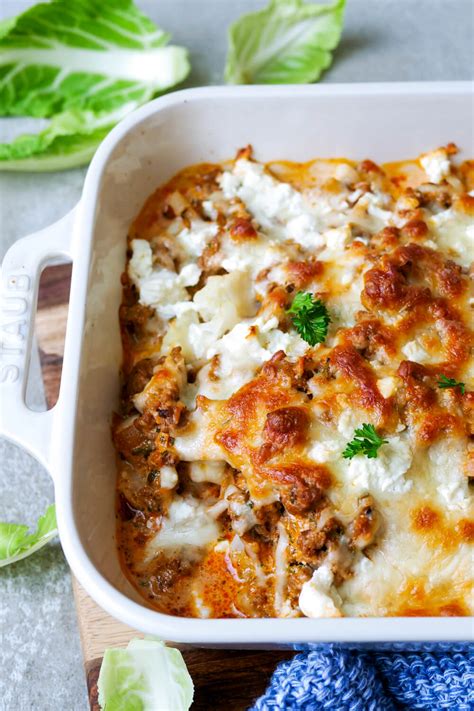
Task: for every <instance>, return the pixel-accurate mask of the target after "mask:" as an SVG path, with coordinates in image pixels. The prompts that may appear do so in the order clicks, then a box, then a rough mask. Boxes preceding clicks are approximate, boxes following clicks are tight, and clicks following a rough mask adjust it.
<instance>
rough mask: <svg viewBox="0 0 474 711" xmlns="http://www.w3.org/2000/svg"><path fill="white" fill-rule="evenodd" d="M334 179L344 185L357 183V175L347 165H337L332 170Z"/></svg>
mask: <svg viewBox="0 0 474 711" xmlns="http://www.w3.org/2000/svg"><path fill="white" fill-rule="evenodd" d="M334 177H335V178H336V180H340V182H341V183H344V184H345V185H351V184H353V183H357V182H358V180H359V175H358V173H357V171H356V170H355V169H354V168H353V167H352V166H351V165H349V163H338V164H337V165H336V168H335V170H334Z"/></svg>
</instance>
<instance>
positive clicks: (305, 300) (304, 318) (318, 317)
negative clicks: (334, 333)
mask: <svg viewBox="0 0 474 711" xmlns="http://www.w3.org/2000/svg"><path fill="white" fill-rule="evenodd" d="M286 313H287V314H290V315H291V320H292V322H293V326H294V327H295V328H296V330H297V331H298V333H299V334H300V336H301V338H302V339H303V340H304V341H306V343H309V345H310V346H315V345H316V344H317V343H323V341H324V340H325V338H326V336H327V332H328V326H329V323H330V322H331V318H330V316H329V314H328V310H327V308H326V306H325V305H324V304H323V302H322V301H321V300H320V299H314V298H313V295H312V294H310V293H309V292H307V291H298V293H297V294H296V296H295V298H294V299H293V303H292V304H291V306H290V308H289V309H288V310H287V312H286Z"/></svg>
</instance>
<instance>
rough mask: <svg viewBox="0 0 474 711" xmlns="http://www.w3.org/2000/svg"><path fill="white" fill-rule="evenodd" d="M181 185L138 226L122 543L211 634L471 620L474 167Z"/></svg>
mask: <svg viewBox="0 0 474 711" xmlns="http://www.w3.org/2000/svg"><path fill="white" fill-rule="evenodd" d="M456 151H457V149H456V147H455V146H454V145H452V144H449V145H448V146H446V147H443V148H439V149H437V150H434V151H431V152H429V153H426V154H424V155H422V156H420V158H419V159H417V160H411V161H404V162H402V163H394V164H386V165H384V166H378V165H376V164H375V163H373V162H372V161H370V160H365V161H363V162H361V163H359V164H356V163H354V162H351V161H348V160H343V159H334V160H319V159H318V160H314V161H310V162H308V163H304V164H301V163H298V164H297V163H290V162H283V161H279V162H272V163H269V164H265V165H263V164H261V163H259V162H258V161H257V160H256V159H255V158H254V157H253V155H252V150H251V148H250V147H247V148H245V149H243V150H241V151H239V153H238V154H237V156H236V158H235V160H233V161H229V162H226V163H223V164H201V165H197V166H192V167H190V168H187V169H185V170H183V171H181V172H180V173H179V174H178V175H176V176H175V177H174V178H173V179H172V180H170V181H169V182H168V183H167V184H166V185H164V186H162V187H160V188H158V190H157V191H156V192H155V193H154V194H153V195H152V196H151V197H150V198H149V199H148V200H147V202H146V203H145V205H144V207H143V209H142V211H141V212H140V214H139V215H138V217H137V218H136V220H135V221H134V223H133V225H132V226H131V228H130V233H129V243H128V246H129V252H128V256H127V267H126V272H125V273H124V275H123V278H122V281H123V303H122V306H121V309H120V322H121V331H122V341H123V353H124V358H123V391H122V400H121V411H120V413H118V414H116V415H115V416H114V422H113V438H114V443H115V447H116V449H117V452H118V455H119V456H118V479H117V522H118V523H117V537H118V545H119V552H120V557H121V561H122V566H123V569H124V571H125V574H126V575H127V577H128V578H129V580H130V581H131V582H132V583H133V585H134V586H135V587H136V588H137V589H138V590H139V592H140V593H141V594H142V595H143V596H144V597H145V598H146V600H147V601H148V604H149V605H150V606H152V607H154V608H155V609H158V610H160V611H162V612H166V613H169V614H175V615H181V616H191V617H298V616H307V617H340V616H386V615H468V614H472V612H473V610H474V604H473V599H472V578H473V558H472V542H473V538H474V522H473V519H472V493H471V490H470V477H471V478H472V477H474V447H473V444H472V435H473V433H474V391H473V388H474V368H473V359H472V332H471V330H470V329H471V328H472V314H473V308H474V299H473V296H472V291H471V292H470V276H472V272H470V268H471V267H470V264H471V261H472V260H473V258H474V222H473V214H474V191H473V188H474V162H472V161H466V162H464V163H463V164H461V165H458V164H457V163H456V159H455V154H456Z"/></svg>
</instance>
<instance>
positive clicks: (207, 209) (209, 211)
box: [201, 200, 218, 220]
mask: <svg viewBox="0 0 474 711" xmlns="http://www.w3.org/2000/svg"><path fill="white" fill-rule="evenodd" d="M201 205H202V209H203V212H204V214H205V215H206V217H209V219H210V220H217V217H218V212H217V210H216V207H215V205H214V203H213V202H212V200H203V201H202V203H201Z"/></svg>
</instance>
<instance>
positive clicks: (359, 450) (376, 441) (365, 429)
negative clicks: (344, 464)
mask: <svg viewBox="0 0 474 711" xmlns="http://www.w3.org/2000/svg"><path fill="white" fill-rule="evenodd" d="M382 444H387V440H386V439H382V437H379V435H378V434H377V432H376V431H375V427H374V426H373V425H367V424H365V425H362V427H358V428H357V429H356V430H355V432H354V437H353V439H352V441H351V442H349V443H348V445H347V446H346V448H345V450H344V451H343V453H342V456H343V457H344V459H352V457H355V455H356V454H365V456H366V457H368V458H369V459H375V458H376V456H377V452H378V450H379V447H381V446H382Z"/></svg>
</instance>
